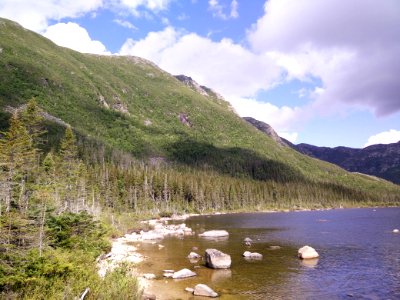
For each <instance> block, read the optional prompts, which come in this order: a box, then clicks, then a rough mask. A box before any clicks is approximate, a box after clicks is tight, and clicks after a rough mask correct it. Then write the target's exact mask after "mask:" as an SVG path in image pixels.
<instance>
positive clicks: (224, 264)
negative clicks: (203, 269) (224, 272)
mask: <svg viewBox="0 0 400 300" xmlns="http://www.w3.org/2000/svg"><path fill="white" fill-rule="evenodd" d="M205 258H206V266H207V267H209V268H212V269H228V268H230V266H231V263H232V260H231V256H230V255H229V254H225V253H223V252H221V251H219V250H217V249H207V250H206V253H205Z"/></svg>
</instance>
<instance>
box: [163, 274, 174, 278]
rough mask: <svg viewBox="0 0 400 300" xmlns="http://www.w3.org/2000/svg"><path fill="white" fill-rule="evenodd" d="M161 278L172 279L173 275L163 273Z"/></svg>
mask: <svg viewBox="0 0 400 300" xmlns="http://www.w3.org/2000/svg"><path fill="white" fill-rule="evenodd" d="M163 276H164V277H166V278H172V277H173V276H174V273H164V274H163Z"/></svg>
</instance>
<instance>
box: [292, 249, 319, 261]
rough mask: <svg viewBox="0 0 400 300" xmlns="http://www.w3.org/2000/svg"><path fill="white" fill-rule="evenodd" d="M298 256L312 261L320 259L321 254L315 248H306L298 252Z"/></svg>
mask: <svg viewBox="0 0 400 300" xmlns="http://www.w3.org/2000/svg"><path fill="white" fill-rule="evenodd" d="M297 255H298V257H299V258H301V259H311V258H317V257H319V254H318V252H317V251H315V249H314V248H313V247H310V246H304V247H301V248H300V249H299V250H298V251H297Z"/></svg>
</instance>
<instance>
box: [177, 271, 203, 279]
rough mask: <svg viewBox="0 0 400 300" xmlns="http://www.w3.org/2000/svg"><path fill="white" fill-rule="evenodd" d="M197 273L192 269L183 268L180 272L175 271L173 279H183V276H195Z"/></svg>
mask: <svg viewBox="0 0 400 300" xmlns="http://www.w3.org/2000/svg"><path fill="white" fill-rule="evenodd" d="M196 275H197V274H196V273H195V272H193V271H190V270H189V269H182V270H180V271H178V272H175V273H174V274H173V275H172V278H173V279H181V278H187V277H193V276H196Z"/></svg>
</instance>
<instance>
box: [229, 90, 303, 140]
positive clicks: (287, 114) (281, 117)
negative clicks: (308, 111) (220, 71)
mask: <svg viewBox="0 0 400 300" xmlns="http://www.w3.org/2000/svg"><path fill="white" fill-rule="evenodd" d="M229 102H230V103H231V104H232V106H233V107H234V108H235V110H236V111H237V113H238V114H239V115H240V116H241V117H249V116H250V117H253V118H255V119H257V120H260V121H263V122H265V123H268V124H269V125H271V126H272V127H273V128H274V129H275V130H276V131H278V132H280V133H285V132H286V133H287V132H289V131H292V130H293V129H295V128H296V126H295V123H296V125H299V124H301V120H302V117H301V114H302V113H303V109H302V108H300V107H295V108H292V107H288V106H282V107H278V106H276V105H273V104H271V103H268V102H261V101H257V100H255V99H251V98H240V97H230V98H229ZM295 120H296V121H295Z"/></svg>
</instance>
